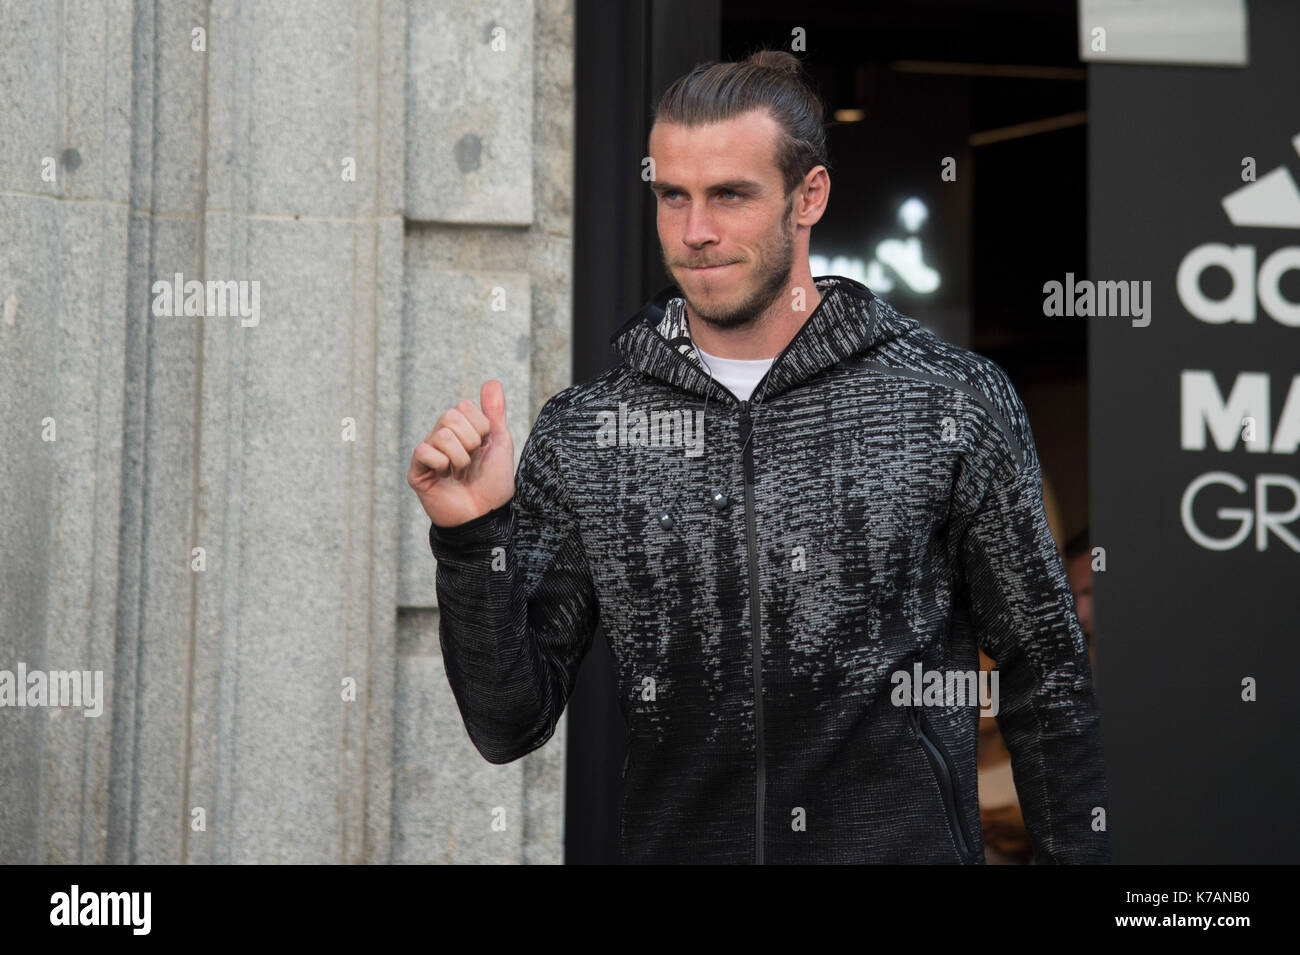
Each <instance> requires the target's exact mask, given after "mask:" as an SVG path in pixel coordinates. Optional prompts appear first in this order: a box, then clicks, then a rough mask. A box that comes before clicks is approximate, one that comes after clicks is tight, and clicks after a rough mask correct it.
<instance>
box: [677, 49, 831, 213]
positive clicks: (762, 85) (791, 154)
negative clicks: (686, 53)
mask: <svg viewBox="0 0 1300 955" xmlns="http://www.w3.org/2000/svg"><path fill="white" fill-rule="evenodd" d="M752 109H766V110H767V111H768V112H769V113H770V114H771V116H772V118H773V119H774V120H776V122H777V125H778V126H780V127H781V130H782V134H783V135H782V136H781V139H780V141H779V143H778V145H777V150H776V165H777V168H778V169H780V170H781V178H782V181H783V182H784V184H785V194H786V195H787V196H789V195H790V194H791V193H792V192H793V191H794V189H795V187H796V186H798V185H799V183H800V182H802V181H803V178H804V176H806V175H807V174H808V172H809V170H811V169H812V168H813V167H815V166H825V167H826V169H827V170H828V171H829V170H830V168H831V164H830V157H829V156H828V154H827V151H826V126H825V117H826V107H825V104H824V103H823V102H822V99H821V97H820V96H818V94H817V92H816V90H815V89H814V88H813V84H812V82H811V79H810V78H809V76H808V74H807V72H806V71H805V70H804V68H803V64H802V63H800V62H799V60H798V58H796V57H795V56H793V55H791V54H789V53H787V52H785V51H784V50H758V51H756V52H754V53H751V54H750V55H749V56H748V57H747V58H745V59H744V60H743V61H741V62H737V63H718V62H709V63H702V64H700V65H698V66H696V67H695V69H693V70H691V71H690V72H689V73H687V74H686V75H685V76H683V77H681V78H680V79H678V80H677V81H676V82H674V83H673V85H672V86H670V87H668V89H667V90H665V91H664V95H663V96H662V97H660V99H659V105H658V106H657V107H656V109H655V114H654V121H655V122H656V123H658V122H665V123H679V124H681V125H683V126H701V125H704V124H706V123H717V122H721V121H723V120H728V119H732V118H733V117H735V116H739V115H740V114H741V113H747V112H749V111H750V110H752Z"/></svg>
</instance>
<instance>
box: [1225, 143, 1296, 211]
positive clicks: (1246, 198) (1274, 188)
mask: <svg viewBox="0 0 1300 955" xmlns="http://www.w3.org/2000/svg"><path fill="white" fill-rule="evenodd" d="M1291 145H1292V146H1294V147H1295V151H1296V152H1297V153H1300V133H1297V134H1296V135H1295V136H1293V137H1292V138H1291ZM1222 203H1223V211H1224V212H1226V213H1227V214H1228V221H1229V222H1231V223H1232V224H1233V225H1245V226H1266V227H1270V228H1282V229H1300V188H1297V187H1296V184H1295V179H1293V178H1292V177H1291V170H1289V169H1287V168H1286V166H1278V167H1277V168H1276V169H1274V170H1273V171H1272V172H1270V173H1269V174H1268V175H1267V176H1265V177H1264V178H1263V179H1260V180H1257V181H1256V182H1252V183H1249V184H1248V185H1245V186H1242V187H1241V188H1240V189H1238V190H1237V191H1236V192H1232V193H1229V194H1228V195H1226V196H1224V197H1223V199H1222Z"/></svg>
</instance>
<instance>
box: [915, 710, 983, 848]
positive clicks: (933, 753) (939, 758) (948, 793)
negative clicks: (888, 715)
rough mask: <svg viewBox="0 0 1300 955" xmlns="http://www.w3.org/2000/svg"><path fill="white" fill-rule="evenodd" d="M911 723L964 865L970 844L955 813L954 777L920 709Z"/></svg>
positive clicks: (955, 791) (955, 785)
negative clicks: (934, 778) (932, 768)
mask: <svg viewBox="0 0 1300 955" xmlns="http://www.w3.org/2000/svg"><path fill="white" fill-rule="evenodd" d="M912 722H913V724H914V725H915V726H916V734H917V739H918V740H920V742H921V745H922V746H923V747H924V748H925V751H926V756H927V757H929V760H930V765H931V766H933V767H934V772H935V775H936V776H937V777H938V780H939V793H940V795H941V796H942V797H943V808H944V812H945V813H946V815H947V817H948V828H949V829H950V830H951V831H952V835H953V838H954V839H955V840H956V842H957V846H958V854H959V855H961V858H962V862H963V863H965V862H966V861H967V860H968V859H969V858H970V857H971V850H970V844H969V843H968V842H967V841H966V833H965V831H964V830H963V829H962V824H961V817H960V816H959V815H958V813H957V784H956V776H955V774H954V773H953V771H952V768H951V767H950V766H949V764H948V754H947V753H946V752H944V751H943V750H942V749H940V747H939V745H938V744H937V742H936V741H935V740H934V739H932V738H931V736H930V734H929V733H928V732H927V730H928V725H929V720H926V719H925V716H924V714H923V713H921V711H920V709H918V708H915V707H914V708H913V711H912Z"/></svg>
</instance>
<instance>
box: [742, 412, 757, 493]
mask: <svg viewBox="0 0 1300 955" xmlns="http://www.w3.org/2000/svg"><path fill="white" fill-rule="evenodd" d="M753 427H754V425H753V422H752V421H751V420H750V417H749V402H748V401H742V402H741V403H740V448H741V451H740V458H741V462H742V464H743V465H744V469H745V484H746V485H748V486H749V487H753V486H754V449H753V448H752V447H751V446H750V443H749V439H750V437H751V436H752V434H753Z"/></svg>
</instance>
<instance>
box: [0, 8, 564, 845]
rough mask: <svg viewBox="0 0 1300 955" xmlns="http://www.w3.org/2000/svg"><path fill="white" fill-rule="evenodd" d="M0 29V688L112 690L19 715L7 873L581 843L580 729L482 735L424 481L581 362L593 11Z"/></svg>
mask: <svg viewBox="0 0 1300 955" xmlns="http://www.w3.org/2000/svg"><path fill="white" fill-rule="evenodd" d="M0 23H3V31H4V33H5V35H6V42H5V44H4V48H3V50H0V128H3V129H4V130H5V135H4V136H2V137H0V236H3V238H0V249H2V250H3V254H2V255H0V407H2V408H3V412H4V413H3V415H0V446H2V447H3V451H4V453H3V454H0V477H2V478H3V480H4V486H5V488H6V490H7V494H6V506H5V507H4V508H3V513H2V515H0V564H2V566H0V574H2V575H3V576H2V578H0V582H2V586H0V628H2V629H0V671H10V672H11V673H16V671H17V669H18V666H19V664H20V663H21V664H22V665H23V666H24V667H25V668H26V669H27V670H28V671H36V670H41V671H56V670H67V671H72V670H77V671H89V672H91V673H93V672H94V671H100V672H102V674H103V697H104V698H103V701H102V704H103V705H102V709H103V712H102V714H101V715H98V716H90V717H86V716H83V715H82V714H83V709H81V708H78V707H74V706H48V705H47V706H30V707H20V706H14V705H5V706H0V861H3V862H40V863H57V862H86V863H135V862H222V863H225V862H266V863H271V862H318V863H319V862H390V861H395V862H480V861H483V862H488V861H490V862H524V861H527V862H558V861H561V860H562V849H563V841H562V835H563V818H562V809H563V798H562V797H563V785H562V782H563V774H562V767H563V730H562V727H561V729H560V731H558V732H557V734H556V740H553V741H552V742H551V743H550V744H548V745H547V746H546V747H544V748H543V749H542V750H541V751H539V752H537V753H534V754H532V755H530V756H528V757H525V758H524V759H523V760H520V761H518V762H516V763H513V764H509V765H506V766H493V765H491V764H489V763H487V762H486V761H485V760H483V759H482V758H481V757H480V756H479V755H478V753H477V751H476V750H474V748H473V746H472V744H471V743H470V742H469V739H468V737H467V736H466V734H465V731H464V728H463V726H462V724H461V721H460V716H459V713H458V711H457V709H456V706H455V701H454V700H453V698H452V696H451V691H450V688H449V687H448V685H447V681H446V677H445V676H444V674H443V670H442V665H441V659H440V653H439V647H438V639H437V609H436V600H435V595H434V589H433V581H434V561H433V557H432V555H431V554H430V553H429V549H428V544H427V530H428V519H427V518H426V517H425V515H424V513H423V511H422V510H421V509H420V508H419V504H418V501H417V500H416V499H415V496H414V494H413V493H412V492H411V491H410V489H409V488H407V486H406V482H405V473H406V468H407V464H408V462H409V459H410V454H411V449H412V448H413V447H414V445H415V444H416V443H418V442H419V441H420V440H421V439H422V438H423V437H424V435H425V433H427V431H428V430H429V429H430V428H431V427H432V425H433V423H434V422H435V421H436V419H437V417H438V415H439V414H441V412H442V411H443V410H445V409H446V408H448V407H451V406H452V405H453V404H454V403H455V402H456V401H457V400H459V399H460V398H462V397H470V398H473V399H475V400H477V398H478V389H479V386H480V385H481V384H482V382H483V381H484V380H486V379H488V378H499V379H500V380H501V381H502V382H503V384H504V385H505V389H506V395H507V401H508V408H509V414H510V421H511V431H512V434H513V435H514V436H515V446H516V449H517V453H518V449H520V448H521V447H522V445H523V438H524V437H525V436H526V434H527V432H528V429H529V426H530V425H531V423H532V421H533V418H534V417H535V415H536V412H537V410H538V409H539V408H540V406H541V403H542V402H543V401H544V400H545V398H546V397H547V396H549V395H550V394H553V393H554V392H555V391H558V390H560V389H561V388H563V387H565V386H566V385H567V384H568V383H569V382H568V375H569V353H570V349H569V328H570V323H571V305H570V298H569V286H570V271H571V264H570V245H571V235H570V226H571V207H570V203H571V196H572V173H571V170H572V160H573V157H572V145H571V144H572V129H573V85H572V80H573V11H572V0H501V2H497V3H494V4H492V5H484V4H481V3H474V2H471V0H462V2H438V0H409V2H407V3H402V2H393V0H387V2H375V3H373V4H371V3H355V2H354V3H345V2H342V0H318V2H314V3H309V4H296V3H295V4H283V3H276V2H272V0H258V2H246V3H242V4H227V3H216V2H213V3H208V2H204V0H182V2H161V0H159V2H154V3H150V2H135V3H129V2H126V0H106V2H71V0H69V2H65V3H62V4H28V3H21V2H6V3H0ZM178 273H179V275H180V278H179V279H178V278H177V274H178ZM191 282H194V283H198V284H197V285H194V286H188V287H187V285H186V283H191ZM227 283H230V284H227ZM175 287H179V288H180V289H181V291H182V295H181V296H179V297H174V296H172V295H170V294H168V293H169V290H170V289H171V288H175ZM226 294H231V295H232V297H231V298H230V299H229V300H227V299H225V298H223V296H224V295H226ZM241 294H242V295H243V298H242V299H240V298H239V295H241ZM173 299H175V300H173ZM227 301H228V302H229V304H230V305H231V306H232V307H231V308H230V309H229V310H227V309H222V308H221V306H222V305H223V304H225V303H226V302H227ZM236 304H240V305H242V306H243V310H242V311H235V310H234V308H233V306H234V305H236ZM222 312H224V314H222ZM353 686H354V687H355V689H354V690H352V689H351V687H353ZM20 689H21V688H20ZM2 692H3V687H0V695H2Z"/></svg>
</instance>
